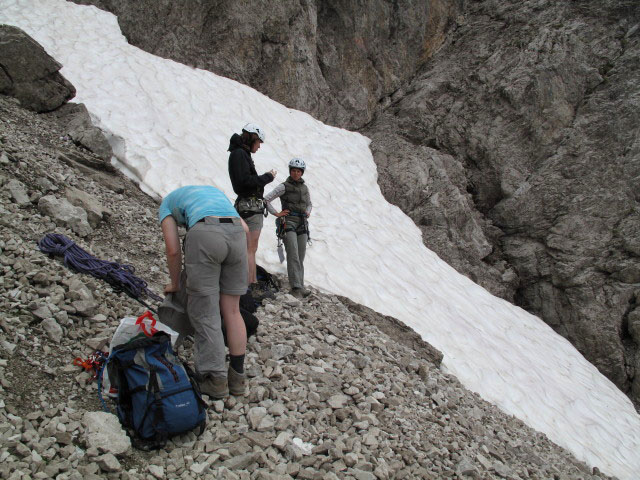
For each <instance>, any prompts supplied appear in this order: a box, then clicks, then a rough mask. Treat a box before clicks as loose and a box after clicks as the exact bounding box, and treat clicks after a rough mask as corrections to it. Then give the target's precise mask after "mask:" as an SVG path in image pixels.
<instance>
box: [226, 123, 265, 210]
mask: <svg viewBox="0 0 640 480" xmlns="http://www.w3.org/2000/svg"><path fill="white" fill-rule="evenodd" d="M229 151H230V152H231V154H230V155H229V178H230V179H231V185H232V186H233V191H234V192H236V194H237V195H238V196H239V197H252V196H256V197H258V198H262V195H263V193H264V186H265V185H266V184H267V183H270V182H273V175H271V174H270V173H268V172H267V173H264V174H262V175H258V172H256V166H255V164H254V163H253V159H252V158H251V153H249V152H248V151H247V150H245V148H244V146H243V145H242V140H241V137H240V135H238V134H237V133H234V134H233V136H232V137H231V141H230V142H229Z"/></svg>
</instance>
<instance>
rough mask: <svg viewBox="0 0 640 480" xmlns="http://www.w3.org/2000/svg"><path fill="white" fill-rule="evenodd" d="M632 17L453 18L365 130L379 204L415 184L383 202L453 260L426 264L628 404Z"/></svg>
mask: <svg viewBox="0 0 640 480" xmlns="http://www.w3.org/2000/svg"><path fill="white" fill-rule="evenodd" d="M638 12H639V10H638V7H637V4H636V6H634V7H632V6H631V3H630V2H628V3H626V4H625V2H615V5H614V4H613V3H607V2H604V3H602V2H598V3H596V2H579V3H576V2H546V1H536V2H518V3H517V4H515V3H512V4H509V3H507V4H505V3H504V2H473V3H469V5H468V6H467V9H466V11H465V14H464V17H463V18H461V19H460V24H459V26H458V28H457V29H456V30H455V31H454V32H452V33H451V35H450V37H449V38H448V41H447V44H446V46H444V47H443V48H442V49H441V50H440V51H439V52H438V53H437V54H436V55H434V57H433V58H432V59H431V61H430V62H428V63H427V64H426V65H425V67H424V68H423V69H422V71H421V72H420V74H419V75H418V76H417V77H416V79H415V80H414V81H413V82H411V83H410V84H409V85H408V86H407V87H406V91H407V93H406V94H404V95H403V96H402V97H401V98H399V99H398V101H397V102H395V103H394V104H393V105H392V106H390V107H389V108H387V109H386V110H385V112H384V113H383V114H382V115H380V116H379V117H378V118H377V119H376V120H375V121H374V122H373V123H372V124H371V126H369V127H368V128H367V129H366V131H367V133H369V132H371V136H372V138H373V139H374V144H373V146H372V149H373V151H374V153H376V158H377V159H378V163H379V164H380V165H381V166H382V167H383V168H384V170H385V171H386V172H389V173H387V175H386V176H385V178H383V180H382V184H383V188H385V190H386V191H387V192H392V191H401V190H400V189H399V188H398V187H399V186H400V185H406V184H410V183H411V182H414V183H415V182H416V180H415V178H416V175H414V172H415V171H416V169H418V170H419V171H420V172H423V173H422V176H423V177H424V178H425V180H423V181H419V182H417V183H418V185H416V187H414V188H412V189H405V190H404V194H402V196H401V197H400V198H399V199H394V200H395V201H396V202H399V203H402V202H404V203H405V204H407V205H409V206H408V207H405V210H406V211H408V212H409V213H410V215H411V216H412V217H413V218H414V220H416V221H417V222H418V223H419V224H421V225H422V226H423V232H425V241H426V243H427V244H428V245H431V244H432V242H431V239H432V238H433V235H434V230H435V231H436V232H437V231H438V229H442V230H443V234H442V235H440V237H441V238H443V237H444V234H445V233H446V234H448V235H449V238H450V239H452V240H453V243H455V244H456V245H457V248H456V249H453V252H455V253H454V254H451V253H443V249H444V248H447V246H448V245H447V242H446V241H444V242H442V244H440V245H442V246H441V247H440V248H436V250H437V251H438V252H439V253H441V254H443V256H444V257H445V258H452V259H453V260H454V262H453V263H454V265H455V262H456V261H459V260H458V259H457V258H456V256H457V255H460V256H462V257H463V262H466V263H468V264H470V267H465V266H464V264H463V265H462V270H465V269H468V272H469V274H470V275H471V276H472V277H474V276H475V277H477V279H478V281H479V282H480V283H481V284H484V285H485V286H487V287H488V288H490V289H491V290H493V291H496V292H497V293H499V294H503V295H504V296H506V297H507V298H509V296H510V294H511V293H513V299H514V300H515V302H516V303H518V304H519V305H521V306H523V307H524V308H526V309H528V310H530V311H532V312H533V313H535V314H537V315H539V316H540V317H542V318H544V319H545V321H546V322H547V323H549V324H550V325H551V326H552V327H553V328H554V329H555V330H556V331H558V333H560V334H562V335H563V336H565V337H566V338H568V339H569V340H570V341H571V342H572V343H573V344H574V345H575V346H576V347H577V348H578V349H579V350H580V351H581V352H582V353H583V354H584V355H585V356H587V358H589V359H590V360H591V361H592V362H593V363H594V364H595V365H596V366H597V367H598V368H599V369H600V370H601V371H602V372H603V373H605V374H606V375H607V376H608V377H609V378H610V379H611V380H613V381H614V382H615V383H616V384H617V385H618V386H619V387H620V388H621V389H623V390H624V391H627V392H630V394H631V396H632V398H634V399H635V401H636V402H637V401H638V400H639V399H640V363H639V360H640V359H639V357H638V349H637V346H638V343H640V338H638V337H637V334H633V335H632V334H631V333H632V332H635V331H637V330H636V329H637V327H636V326H635V325H636V324H635V322H637V320H635V318H636V315H638V314H637V313H633V312H634V311H635V309H636V307H637V304H638V301H637V297H638V291H639V290H638V283H639V281H640V276H639V273H640V259H639V251H638V239H639V238H640V221H639V220H640V217H639V212H640V210H639V204H638V200H639V199H640V196H639V195H640V194H639V192H640V151H639V146H638V142H637V138H638V133H639V127H638V125H640V124H639V122H638V120H640V110H638V108H637V95H638V91H639V88H640V75H639V73H638V72H640V70H639V69H638V62H639V53H640V45H639V38H638V35H637V28H638V24H637V22H638V20H640V15H638ZM388 132H393V133H392V134H391V135H389V133H388ZM389 138H393V139H394V140H393V141H394V142H396V143H398V144H399V145H400V147H399V148H397V149H395V150H396V151H397V152H400V155H396V156H395V157H394V156H393V154H392V153H390V152H389V144H388V139H389ZM445 154H448V155H445ZM398 158H399V159H400V161H398ZM407 172H409V173H407ZM425 172H429V173H428V174H427V173H425ZM459 172H464V173H463V174H461V173H459ZM437 178H443V179H445V180H444V181H440V182H438V181H437V180H435V179H437ZM419 186H422V187H423V190H420V189H419V188H418V187H419ZM425 186H426V187H427V188H424V187H425ZM389 196H390V197H391V198H393V194H392V193H389ZM443 198H445V199H447V200H444V201H443ZM465 199H466V202H465ZM411 202H413V205H414V206H413V207H412V206H411ZM434 225H435V228H434ZM458 237H459V238H460V240H458ZM505 262H506V263H505ZM508 265H511V266H512V267H513V269H515V275H514V273H513V272H512V270H511V269H510V268H509V267H508ZM500 281H502V285H501V287H502V289H503V290H502V292H501V290H500V287H499V288H497V289H496V287H495V284H496V283H498V284H499V283H500ZM514 287H515V288H514ZM505 294H506V295H505ZM634 335H635V336H634ZM636 371H638V375H636Z"/></svg>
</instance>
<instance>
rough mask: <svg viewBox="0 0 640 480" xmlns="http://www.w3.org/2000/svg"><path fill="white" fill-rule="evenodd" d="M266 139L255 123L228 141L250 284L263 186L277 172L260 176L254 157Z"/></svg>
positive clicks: (254, 265) (257, 237)
mask: <svg viewBox="0 0 640 480" xmlns="http://www.w3.org/2000/svg"><path fill="white" fill-rule="evenodd" d="M264 140H265V135H264V132H263V131H262V129H261V128H260V127H258V126H257V125H255V124H253V123H247V124H246V125H245V126H244V127H243V128H242V134H241V135H238V134H237V133H234V134H233V135H232V136H231V141H230V142H229V151H230V152H231V154H230V155H229V177H230V178H231V185H232V186H233V191H234V192H236V194H237V195H238V198H237V199H236V201H235V204H234V207H235V208H236V210H237V211H238V213H239V214H240V216H241V217H242V218H243V219H244V221H245V222H246V223H247V225H248V226H249V234H248V235H247V254H248V258H247V260H248V268H249V285H251V284H253V283H255V282H256V252H257V251H258V240H259V239H260V232H261V230H262V222H263V219H264V211H265V206H264V200H263V198H262V196H263V193H264V186H265V185H266V184H268V183H271V182H273V179H274V178H275V177H276V173H277V172H276V171H275V170H271V171H269V172H267V173H263V174H262V175H258V172H257V171H256V166H255V164H254V163H253V159H252V158H251V154H252V153H256V152H257V151H258V149H259V148H260V145H261V144H262V142H264Z"/></svg>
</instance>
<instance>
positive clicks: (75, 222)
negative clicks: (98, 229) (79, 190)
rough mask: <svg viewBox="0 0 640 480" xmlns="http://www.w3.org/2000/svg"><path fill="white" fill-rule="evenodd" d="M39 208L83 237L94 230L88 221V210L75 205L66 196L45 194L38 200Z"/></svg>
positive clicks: (58, 223) (61, 224)
mask: <svg viewBox="0 0 640 480" xmlns="http://www.w3.org/2000/svg"><path fill="white" fill-rule="evenodd" d="M38 209H39V210H40V212H42V213H43V214H44V215H48V216H49V217H51V219H52V220H53V221H54V222H55V223H56V224H57V225H60V226H63V227H68V228H70V229H71V230H73V231H74V232H75V233H77V234H78V235H80V236H81V237H86V236H87V235H89V234H90V233H91V231H92V228H91V226H90V225H89V222H88V221H87V212H85V211H84V209H82V208H80V207H74V206H73V205H72V204H71V203H69V201H68V200H67V199H65V198H57V197H56V196H55V195H45V196H44V197H42V198H40V200H39V201H38Z"/></svg>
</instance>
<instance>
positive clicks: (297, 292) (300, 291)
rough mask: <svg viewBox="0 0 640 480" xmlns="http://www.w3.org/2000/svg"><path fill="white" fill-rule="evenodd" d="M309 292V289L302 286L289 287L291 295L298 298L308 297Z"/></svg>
mask: <svg viewBox="0 0 640 480" xmlns="http://www.w3.org/2000/svg"><path fill="white" fill-rule="evenodd" d="M310 293H311V292H310V291H309V290H305V289H304V288H301V287H295V288H292V289H291V295H293V296H294V297H296V298H300V299H302V298H305V297H308V296H309V294H310Z"/></svg>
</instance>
